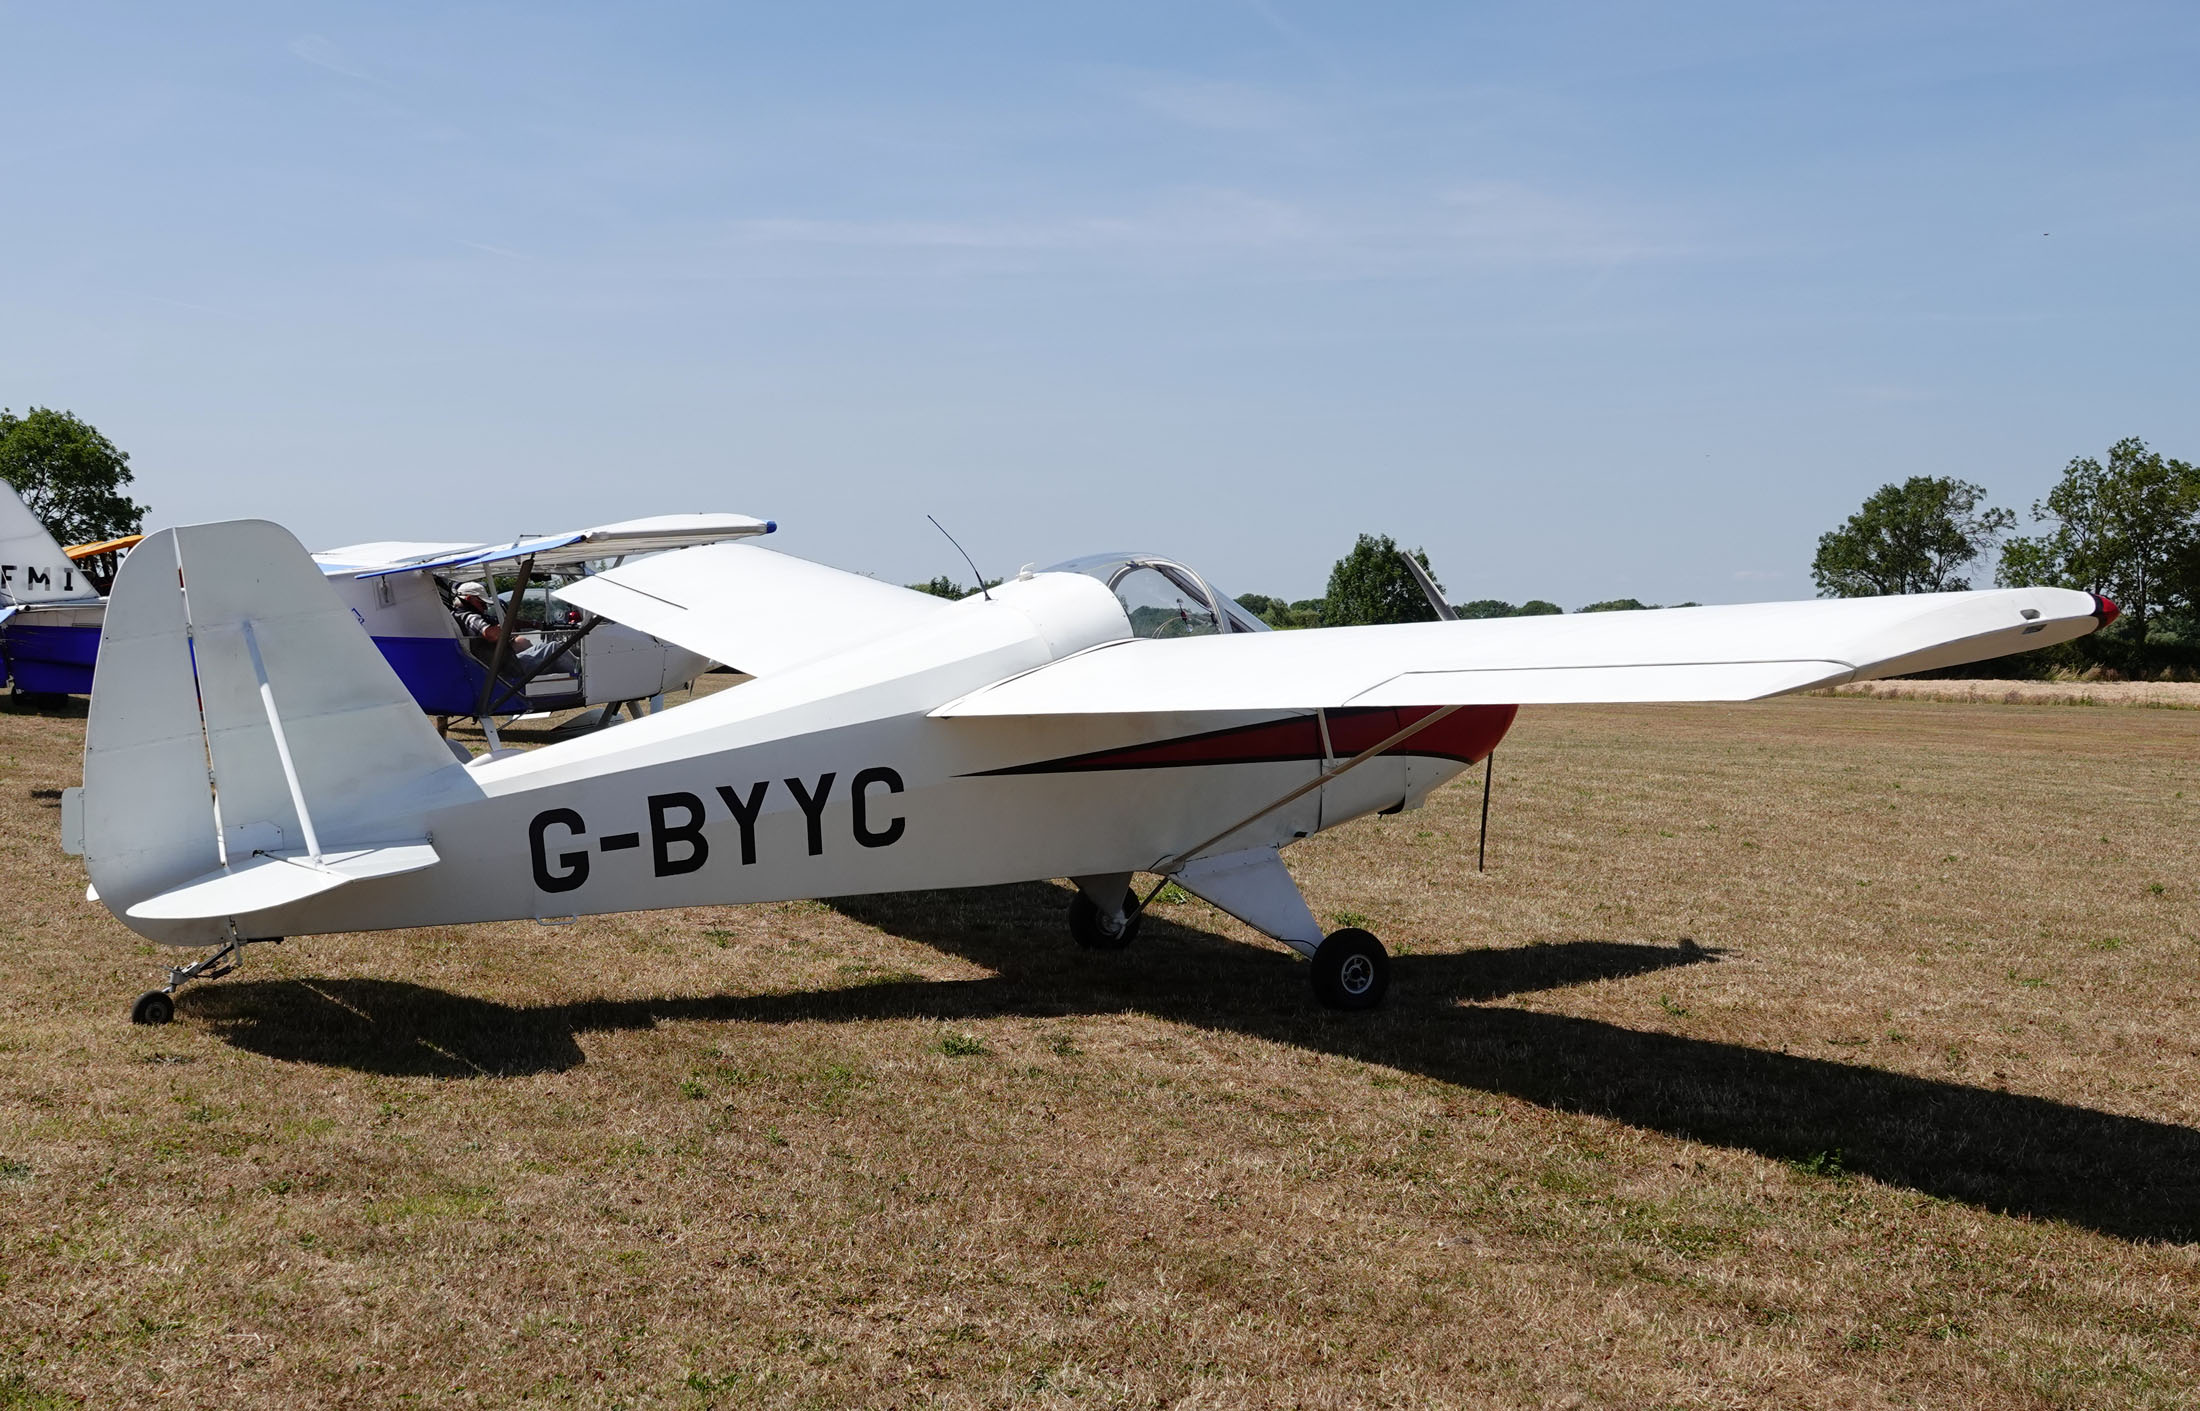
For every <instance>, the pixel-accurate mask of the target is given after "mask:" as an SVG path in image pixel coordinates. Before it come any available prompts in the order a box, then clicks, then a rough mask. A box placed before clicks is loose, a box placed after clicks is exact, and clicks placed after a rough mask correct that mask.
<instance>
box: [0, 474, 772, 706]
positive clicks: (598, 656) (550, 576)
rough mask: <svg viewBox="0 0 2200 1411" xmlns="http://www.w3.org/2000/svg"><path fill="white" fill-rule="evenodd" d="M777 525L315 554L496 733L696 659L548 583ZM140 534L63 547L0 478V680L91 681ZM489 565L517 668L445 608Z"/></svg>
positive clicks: (622, 530)
mask: <svg viewBox="0 0 2200 1411" xmlns="http://www.w3.org/2000/svg"><path fill="white" fill-rule="evenodd" d="M777 528H778V526H777V525H776V524H775V523H773V522H772V521H770V520H763V519H752V518H750V517H749V516H747V515H742V514H674V515H658V516H655V517H653V518H649V519H635V520H627V521H624V522H622V523H619V524H606V525H599V526H597V527H596V528H594V529H580V530H574V531H571V532H569V533H565V534H545V535H534V536H530V537H528V538H524V539H517V540H513V541H511V542H509V543H501V544H415V543H375V544H354V545H351V546H349V547H347V548H341V549H328V550H324V551H322V552H320V553H317V554H315V555H314V556H313V559H314V562H315V563H317V564H318V565H320V568H321V572H322V573H323V574H324V575H326V576H327V577H328V579H329V580H330V582H331V584H332V585H333V586H334V587H335V588H336V591H337V593H338V595H339V596H340V597H341V598H342V599H343V601H344V603H345V605H346V606H347V607H349V608H350V609H351V612H352V616H353V617H355V618H357V619H358V622H359V625H360V626H362V627H364V628H366V629H367V631H368V633H369V634H370V635H371V636H372V637H373V638H374V643H375V645H376V646H377V647H379V648H380V649H381V651H382V655H383V656H385V657H387V658H388V659H389V663H390V665H391V666H392V667H393V668H394V669H395V670H396V671H397V674H398V678H399V679H400V680H402V681H403V682H404V683H405V687H406V689H407V690H408V691H410V692H411V693H412V697H413V699H414V700H415V701H416V702H418V704H419V706H420V708H421V709H422V710H424V711H426V712H428V713H429V714H431V715H441V716H477V717H481V718H482V719H483V721H484V724H485V727H486V728H487V730H488V732H489V734H490V736H491V741H492V743H495V734H496V724H495V717H496V716H499V715H519V714H523V713H526V712H531V711H550V710H565V709H570V708H573V707H576V706H589V705H601V706H604V707H606V711H605V714H604V716H603V719H604V720H605V721H608V720H609V719H610V718H611V717H610V708H611V707H615V706H617V705H619V704H621V703H625V702H641V701H646V700H653V699H656V698H659V697H661V696H662V695H663V693H664V692H666V691H670V690H676V689H678V688H680V687H682V686H685V685H686V684H688V683H689V682H690V681H692V680H694V679H695V677H696V676H697V675H699V674H700V673H701V672H702V671H704V670H705V669H706V668H707V667H708V666H709V665H710V663H709V662H708V661H707V660H706V659H704V658H702V657H700V656H697V655H696V654H695V653H693V652H690V651H687V650H685V649H683V648H681V647H678V646H676V645H673V644H670V643H666V642H661V641H658V640H656V639H655V638H652V637H650V636H648V635H647V634H645V633H641V632H637V631H635V630H634V629H632V628H630V627H625V626H622V625H620V624H617V623H606V622H602V621H600V620H598V619H593V618H591V617H589V616H587V615H586V614H584V613H583V612H581V611H580V610H579V609H577V608H567V607H564V606H562V605H560V604H556V603H554V602H553V601H552V600H551V598H550V596H549V595H550V590H551V589H552V588H554V587H556V586H557V585H558V584H561V583H565V582H569V581H571V580H573V579H575V578H579V577H582V576H584V575H585V574H586V573H587V572H589V571H590V570H591V569H592V568H593V567H594V566H596V565H598V564H602V563H607V562H608V563H621V562H624V561H626V560H629V559H632V558H636V557H639V556H640V555H643V554H651V553H662V552H664V551H666V550H669V549H679V548H688V547H692V546H695V545H700V544H713V543H720V542H724V541H726V540H730V539H742V538H748V537H751V536H754V535H761V534H769V533H771V532H773V531H774V530H775V529H777ZM138 541H139V536H132V537H130V538H128V539H116V540H110V541H108V542H106V543H103V544H83V545H79V546H77V547H75V548H71V549H66V550H64V549H62V548H61V547H60V546H59V545H57V544H56V543H55V542H54V539H53V536H52V535H50V534H48V533H47V532H46V529H45V527H44V526H43V525H41V524H40V523H39V522H38V521H37V519H36V518H34V517H33V516H32V515H31V513H30V511H29V510H28V509H26V508H25V507H24V505H23V502H22V500H21V499H19V498H17V497H16V495H15V492H14V491H13V490H12V489H9V488H8V487H7V486H6V485H5V483H0V682H5V681H6V680H7V679H8V678H9V677H10V676H12V678H13V679H14V681H15V684H16V686H17V688H18V689H20V690H23V691H28V692H34V693H40V694H49V695H77V696H80V695H86V694H89V693H90V691H91V689H92V680H93V675H94V666H95V663H96V659H97V655H98V647H99V634H100V624H101V621H102V618H103V616H104V612H105V607H104V603H103V601H102V598H101V596H100V595H101V592H102V591H103V590H104V587H105V584H106V583H107V582H109V581H111V580H112V578H113V576H114V571H115V570H114V560H115V559H116V558H118V557H119V556H121V555H123V554H127V553H128V552H129V551H130V550H131V549H132V548H134V547H135V546H136V544H137V543H138ZM500 572H501V573H503V574H504V575H506V576H511V577H515V578H523V579H524V580H525V585H526V586H525V588H524V591H521V590H520V589H519V588H518V587H517V586H515V588H514V589H513V590H512V592H511V594H510V595H509V597H507V598H502V599H500V600H499V601H497V602H496V603H495V604H493V605H492V606H491V608H490V611H491V612H492V613H493V614H495V615H496V617H497V619H498V620H499V623H500V625H501V622H502V621H503V620H505V619H509V620H511V621H513V622H514V623H516V624H517V633H524V634H526V635H527V636H528V637H529V639H530V640H531V641H534V640H541V641H547V642H549V643H551V644H552V645H551V648H550V650H549V651H547V652H544V653H540V654H538V655H539V656H540V657H541V658H542V659H541V660H539V661H537V662H534V663H531V664H529V665H528V666H527V667H526V668H525V669H522V668H521V665H520V663H519V662H518V661H516V660H514V659H513V658H512V656H511V655H510V652H509V650H508V649H500V648H498V646H497V645H496V644H495V643H493V642H490V641H487V640H485V639H483V638H479V637H476V638H468V637H466V636H464V635H463V634H462V633H461V631H460V629H459V626H458V622H457V620H456V618H454V616H453V615H452V611H451V596H452V590H453V589H454V587H456V586H458V585H460V584H461V583H462V582H463V580H465V579H466V578H479V579H493V578H494V577H495V576H496V575H497V574H498V573H500ZM515 635H516V634H515ZM538 668H539V669H538ZM492 677H494V678H495V680H496V681H497V686H496V689H495V690H493V691H492V690H491V689H490V685H489V683H490V680H491V679H492Z"/></svg>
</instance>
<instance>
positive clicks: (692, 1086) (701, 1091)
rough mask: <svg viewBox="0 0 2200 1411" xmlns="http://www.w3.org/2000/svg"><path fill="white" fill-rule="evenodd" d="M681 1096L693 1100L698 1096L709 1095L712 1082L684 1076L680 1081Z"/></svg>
mask: <svg viewBox="0 0 2200 1411" xmlns="http://www.w3.org/2000/svg"><path fill="white" fill-rule="evenodd" d="M680 1096H682V1097H684V1098H687V1099H688V1100H689V1101H691V1102H692V1101H694V1100H695V1099H697V1098H704V1097H709V1096H710V1084H708V1083H706V1082H704V1081H703V1080H702V1079H700V1078H683V1079H681V1081H680Z"/></svg>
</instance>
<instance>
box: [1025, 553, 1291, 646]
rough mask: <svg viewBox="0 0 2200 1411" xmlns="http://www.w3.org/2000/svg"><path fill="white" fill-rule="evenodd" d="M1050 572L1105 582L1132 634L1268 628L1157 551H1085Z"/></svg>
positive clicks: (1181, 634)
mask: <svg viewBox="0 0 2200 1411" xmlns="http://www.w3.org/2000/svg"><path fill="white" fill-rule="evenodd" d="M1047 571H1048V572H1049V573H1082V574H1084V575H1085V576H1086V577H1087V578H1097V579H1099V580H1100V581H1101V582H1102V583H1105V584H1107V585H1108V590H1109V591H1110V592H1112V593H1114V594H1115V597H1116V601H1118V602H1120V603H1121V604H1122V605H1123V613H1124V615H1125V616H1127V617H1128V618H1130V620H1131V635H1132V636H1134V637H1211V636H1214V635H1216V634H1217V633H1224V632H1266V631H1267V630H1268V624H1267V623H1265V622H1262V621H1261V620H1260V619H1259V618H1257V617H1255V616H1253V614H1251V613H1250V612H1247V611H1246V610H1245V609H1244V608H1243V607H1242V606H1240V605H1239V604H1238V603H1237V602H1235V601H1234V600H1233V599H1231V598H1230V596H1229V595H1228V594H1226V593H1221V592H1218V591H1216V590H1215V589H1214V588H1213V587H1212V586H1210V585H1209V584H1208V582H1207V580H1206V579H1204V578H1202V577H1200V576H1199V575H1198V574H1197V573H1194V572H1193V571H1192V570H1191V569H1189V568H1186V567H1185V566H1184V565H1183V564H1180V563H1178V562H1176V561H1175V560H1174V559H1165V558H1162V557H1160V556H1159V555H1157V554H1124V553H1114V554H1087V555H1085V556H1084V557H1083V558H1074V559H1071V560H1069V561H1068V562H1066V563H1058V564H1055V565H1054V566H1053V567H1051V568H1049V569H1048V570H1047Z"/></svg>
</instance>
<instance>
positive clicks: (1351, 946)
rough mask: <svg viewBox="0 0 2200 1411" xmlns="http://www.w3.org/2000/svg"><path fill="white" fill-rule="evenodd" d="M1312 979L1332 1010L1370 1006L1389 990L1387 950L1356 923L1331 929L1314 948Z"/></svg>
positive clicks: (1366, 1007) (1317, 995)
mask: <svg viewBox="0 0 2200 1411" xmlns="http://www.w3.org/2000/svg"><path fill="white" fill-rule="evenodd" d="M1313 980H1314V998H1316V999H1318V1000H1320V1001H1321V1002H1322V1003H1323V1004H1325V1005H1327V1006H1328V1007H1329V1008H1331V1009H1373V1008H1375V1007H1376V1006H1377V1005H1380V1004H1381V1003H1382V1002H1383V996H1384V995H1385V994H1387V993H1389V991H1390V952H1389V951H1387V950H1384V949H1383V943H1382V942H1381V941H1378V940H1376V939H1375V937H1374V936H1373V935H1371V934H1369V933H1368V932H1366V931H1362V930H1361V929H1359V928H1358V927H1357V926H1352V927H1347V928H1346V929H1344V930H1342V931H1332V932H1330V933H1329V935H1328V936H1327V937H1326V938H1325V939H1324V940H1323V941H1322V943H1321V945H1320V946H1319V947H1317V948H1316V949H1315V951H1314V964H1313Z"/></svg>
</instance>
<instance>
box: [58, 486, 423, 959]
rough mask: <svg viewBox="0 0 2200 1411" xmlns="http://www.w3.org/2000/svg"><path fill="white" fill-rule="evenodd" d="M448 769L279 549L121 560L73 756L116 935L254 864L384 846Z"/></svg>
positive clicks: (258, 545)
mask: <svg viewBox="0 0 2200 1411" xmlns="http://www.w3.org/2000/svg"><path fill="white" fill-rule="evenodd" d="M263 681H264V688H263ZM265 697H272V699H273V702H274V713H275V716H276V718H277V719H279V720H280V721H281V724H282V742H283V744H285V745H287V749H288V754H289V764H290V768H291V769H293V770H295V773H296V785H297V788H296V797H298V798H302V799H303V800H304V802H305V816H304V817H301V815H300V812H299V809H298V807H297V806H296V804H295V803H294V802H293V791H292V786H291V781H290V779H289V777H288V775H287V773H286V770H285V766H284V760H283V754H282V751H281V750H280V749H279V748H278V741H277V735H276V732H275V729H274V727H273V726H272V725H271V724H270V721H269V710H268V705H267V703H266V699H265ZM454 767H456V766H455V763H454V761H453V759H452V757H451V754H450V751H449V749H448V747H446V746H445V745H444V743H443V741H442V740H441V739H440V738H438V737H437V735H436V732H435V729H434V727H432V726H431V725H429V723H428V721H427V719H426V717H424V716H423V715H422V714H421V713H420V708H419V706H418V705H417V704H416V703H415V702H414V701H413V698H412V696H411V694H410V693H409V692H407V691H406V689H405V687H404V684H403V683H402V682H401V681H399V680H398V677H397V674H396V672H394V671H393V670H392V669H391V668H390V665H389V663H388V662H387V661H386V660H384V658H383V656H382V654H381V652H380V651H379V650H377V649H376V647H375V645H374V642H373V640H372V639H371V638H370V637H369V636H368V635H367V633H366V630H365V629H364V628H363V627H361V626H360V625H359V623H358V621H357V620H356V619H355V618H354V616H353V615H352V612H351V610H350V609H349V608H347V607H345V606H344V604H343V602H342V601H341V600H340V599H339V598H338V597H337V595H336V592H335V590H334V589H333V588H331V587H330V586H329V584H328V582H327V580H326V579H325V578H324V577H323V576H322V574H321V571H320V569H319V568H318V567H317V566H316V565H315V564H314V563H313V561H312V559H311V558H310V557H309V556H308V555H307V553H306V551H305V549H304V548H303V547H302V546H301V545H300V544H299V543H298V541H297V540H296V539H294V538H293V537H291V535H290V534H289V532H288V531H286V530H284V529H283V528H281V527H280V526H278V525H275V524H270V523H268V522H267V521H265V520H235V521H230V522H228V523H222V524H205V525H193V526H189V527H186V528H182V529H171V530H163V531H162V532H160V533H158V534H155V535H152V536H150V537H148V538H147V539H146V540H145V541H144V542H143V543H142V544H140V545H139V546H138V548H137V549H136V551H135V552H133V553H132V554H131V555H130V557H129V558H128V559H126V560H124V562H123V566H122V569H121V571H120V573H118V574H117V575H116V579H115V583H114V590H113V592H112V594H111V595H110V596H109V599H108V604H107V615H106V625H105V628H104V630H103V632H102V635H101V640H100V651H99V664H98V668H97V672H96V675H95V676H94V679H93V683H92V703H91V712H90V719H89V721H88V722H87V725H86V730H85V740H84V797H83V819H84V853H85V858H84V860H85V865H86V867H87V869H88V870H89V871H90V873H91V877H92V883H93V885H94V886H95V887H96V888H97V889H98V893H99V898H100V900H101V901H102V902H103V903H104V904H105V905H106V906H107V908H108V909H109V910H110V911H112V912H113V913H114V914H115V915H116V916H117V917H122V916H123V915H124V913H125V912H126V911H127V910H128V909H129V908H130V907H131V906H133V905H135V904H137V903H138V902H140V901H143V900H145V899H147V898H149V897H153V896H156V895H159V894H161V893H164V892H167V891H170V890H172V889H175V888H177V887H180V886H182V885H184V884H186V883H189V882H191V881H193V880H194V879H198V878H202V877H204V876H205V875H206V874H208V873H210V872H213V871H215V870H217V869H219V868H222V867H224V866H225V865H231V866H233V865H236V864H237V863H239V862H240V861H242V860H245V859H249V858H250V857H251V855H252V854H253V853H255V852H265V853H275V852H295V851H298V850H300V849H305V848H307V847H308V846H309V844H311V843H318V845H319V847H320V848H321V849H322V850H324V851H326V850H331V849H334V848H337V847H341V846H353V845H358V844H360V843H361V842H365V841H377V840H382V839H387V838H391V837H393V836H400V835H402V834H403V833H404V832H405V831H407V830H406V829H404V828H403V827H402V825H400V824H398V823H397V822H396V821H395V820H394V819H393V817H392V812H393V804H392V800H393V799H394V798H395V797H396V796H397V795H399V794H400V793H402V792H404V791H407V790H410V789H412V788H413V787H415V786H416V785H417V784H418V783H419V782H420V781H421V780H424V779H426V778H427V777H428V776H430V775H432V774H435V773H437V772H438V771H441V770H444V769H449V768H454ZM309 820H310V828H309ZM309 833H310V834H311V835H317V836H309ZM126 924H129V925H130V926H131V927H132V928H133V929H135V930H138V931H140V932H141V933H143V934H146V935H150V936H154V937H155V938H156V939H159V940H164V941H174V942H178V943H198V942H202V941H211V940H218V939H221V938H222V937H223V936H224V935H225V934H226V923H225V921H223V920H222V919H218V918H204V919H192V920H178V921H161V922H156V923H148V922H146V921H145V920H143V919H136V920H129V921H127V923H126Z"/></svg>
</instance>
